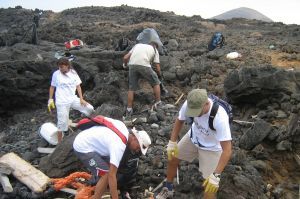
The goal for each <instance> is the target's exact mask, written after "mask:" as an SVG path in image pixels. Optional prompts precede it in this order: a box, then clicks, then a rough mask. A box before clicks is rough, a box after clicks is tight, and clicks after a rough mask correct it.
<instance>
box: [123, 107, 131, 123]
mask: <svg viewBox="0 0 300 199" xmlns="http://www.w3.org/2000/svg"><path fill="white" fill-rule="evenodd" d="M132 113H133V111H132V110H131V111H128V110H127V109H126V111H125V114H124V116H123V120H124V121H131V118H132Z"/></svg>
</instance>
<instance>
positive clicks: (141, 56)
mask: <svg viewBox="0 0 300 199" xmlns="http://www.w3.org/2000/svg"><path fill="white" fill-rule="evenodd" d="M129 53H131V56H130V59H129V62H128V65H129V66H130V65H140V66H146V67H151V62H152V61H153V63H158V64H159V54H158V51H157V50H156V49H155V51H154V47H153V46H151V45H149V44H136V45H135V46H134V47H133V48H132V49H131V50H130V51H129ZM153 58H154V59H153Z"/></svg>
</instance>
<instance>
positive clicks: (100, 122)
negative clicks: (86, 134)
mask: <svg viewBox="0 0 300 199" xmlns="http://www.w3.org/2000/svg"><path fill="white" fill-rule="evenodd" d="M93 126H106V127H107V128H109V129H110V130H112V131H113V132H115V133H116V134H117V135H118V136H119V137H120V139H121V140H122V142H123V143H124V144H125V145H126V143H127V139H126V137H125V136H124V135H123V133H121V131H120V130H119V129H117V128H116V127H115V126H114V125H113V123H112V122H110V121H109V120H107V119H106V118H105V117H103V116H102V115H98V116H96V117H93V118H84V119H82V120H80V121H79V122H78V123H77V126H76V128H78V129H80V130H86V129H89V128H91V127H93Z"/></svg>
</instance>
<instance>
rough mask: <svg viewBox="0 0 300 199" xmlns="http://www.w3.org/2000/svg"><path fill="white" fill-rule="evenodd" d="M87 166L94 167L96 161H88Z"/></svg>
mask: <svg viewBox="0 0 300 199" xmlns="http://www.w3.org/2000/svg"><path fill="white" fill-rule="evenodd" d="M89 165H90V166H91V167H92V166H95V165H96V161H95V160H94V159H90V161H89Z"/></svg>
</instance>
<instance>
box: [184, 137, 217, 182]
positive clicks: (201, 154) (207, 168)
mask: <svg viewBox="0 0 300 199" xmlns="http://www.w3.org/2000/svg"><path fill="white" fill-rule="evenodd" d="M221 154H222V151H207V150H203V149H199V148H198V147H196V146H195V145H194V144H193V143H192V141H191V139H190V136H189V135H188V133H186V134H185V135H184V136H183V138H182V139H181V140H180V141H179V143H178V159H180V160H185V161H188V162H192V161H193V160H194V159H195V158H198V159H199V171H200V172H201V173H202V176H203V178H204V179H206V178H208V176H209V175H210V174H212V173H213V172H214V171H215V169H216V168H217V165H218V162H219V160H220V157H221Z"/></svg>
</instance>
